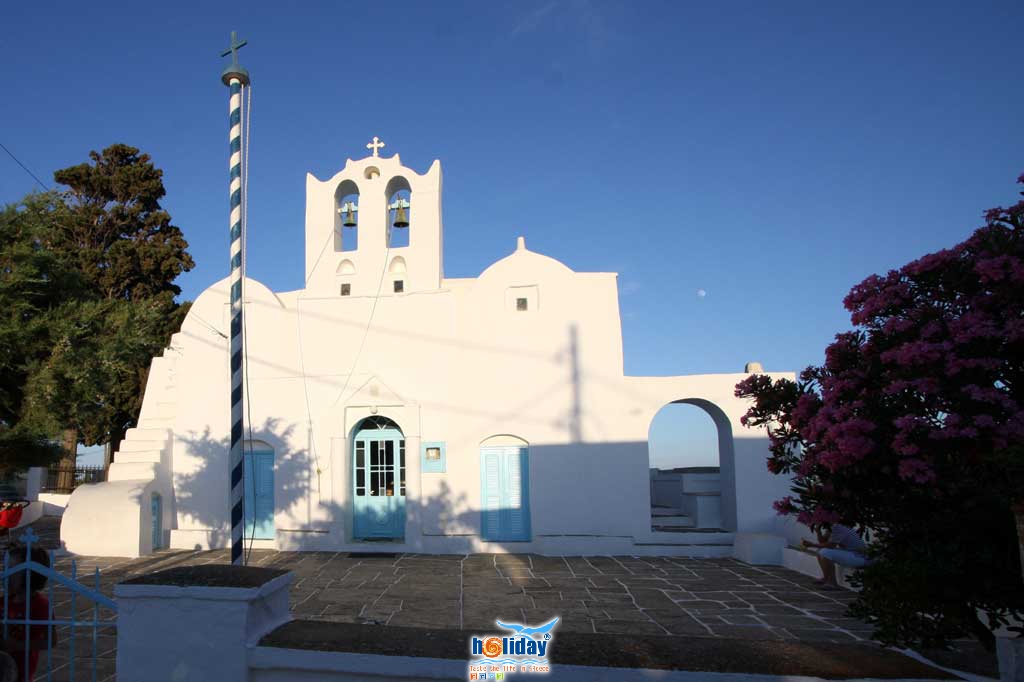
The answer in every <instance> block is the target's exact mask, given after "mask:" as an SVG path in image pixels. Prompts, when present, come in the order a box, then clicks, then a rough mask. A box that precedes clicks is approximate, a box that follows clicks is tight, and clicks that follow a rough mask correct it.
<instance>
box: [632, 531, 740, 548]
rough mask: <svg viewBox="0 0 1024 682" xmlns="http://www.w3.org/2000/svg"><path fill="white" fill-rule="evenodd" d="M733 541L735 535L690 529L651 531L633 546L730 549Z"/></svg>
mask: <svg viewBox="0 0 1024 682" xmlns="http://www.w3.org/2000/svg"><path fill="white" fill-rule="evenodd" d="M735 539H736V534H735V533H730V532H726V531H723V530H719V529H707V530H696V529H690V530H684V531H680V532H671V531H651V534H650V535H649V536H647V537H644V538H641V539H639V540H636V541H634V544H669V545H729V546H730V547H732V543H733V541H734V540H735Z"/></svg>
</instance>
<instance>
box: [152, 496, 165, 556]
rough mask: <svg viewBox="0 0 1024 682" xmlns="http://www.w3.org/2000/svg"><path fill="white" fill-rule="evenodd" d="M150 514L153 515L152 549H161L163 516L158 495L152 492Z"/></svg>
mask: <svg viewBox="0 0 1024 682" xmlns="http://www.w3.org/2000/svg"><path fill="white" fill-rule="evenodd" d="M149 506H150V509H149V511H150V514H151V515H152V516H153V549H154V550H158V549H161V548H162V547H163V545H164V516H163V511H164V510H163V504H161V502H160V495H159V494H158V493H153V494H152V495H151V496H150V501H149Z"/></svg>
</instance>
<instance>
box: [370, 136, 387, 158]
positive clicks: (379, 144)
mask: <svg viewBox="0 0 1024 682" xmlns="http://www.w3.org/2000/svg"><path fill="white" fill-rule="evenodd" d="M383 146H384V143H383V142H381V141H380V138H379V137H377V136H376V135H374V136H373V142H371V143H370V144H368V145H366V148H367V149H372V150H373V155H374V156H380V155H379V154H378V153H377V151H378V150H379V149H380V148H381V147H383Z"/></svg>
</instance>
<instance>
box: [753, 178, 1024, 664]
mask: <svg viewBox="0 0 1024 682" xmlns="http://www.w3.org/2000/svg"><path fill="white" fill-rule="evenodd" d="M1018 182H1019V183H1022V184H1024V175H1022V176H1021V177H1020V178H1018ZM1022 194H1024V192H1022ZM985 223H986V224H985V225H984V226H983V227H981V228H979V229H978V230H977V231H975V232H974V234H972V235H971V236H970V238H968V239H967V240H966V241H964V242H962V243H960V244H957V245H956V246H954V247H952V248H949V249H945V250H943V251H939V252H937V253H932V254H929V255H927V256H924V257H923V258H920V259H918V260H916V261H914V262H912V263H908V264H907V265H904V266H903V267H901V268H900V269H898V270H893V271H891V272H889V273H888V274H886V275H882V276H878V275H872V276H871V277H868V278H867V279H865V280H864V281H863V282H861V283H860V284H858V285H857V286H855V287H854V288H853V289H852V290H851V291H850V293H849V295H848V296H847V297H846V299H845V301H844V304H845V306H846V308H847V310H849V311H850V319H851V322H852V323H853V326H854V329H853V330H852V331H849V332H845V333H841V334H838V335H837V336H836V338H835V341H834V342H833V343H832V344H831V345H830V346H829V347H828V348H827V349H826V350H825V362H824V364H823V365H822V366H820V367H809V368H808V369H806V370H804V372H802V373H801V375H800V378H799V380H798V381H797V382H792V381H788V380H777V381H774V382H773V381H772V380H771V379H770V378H769V377H767V376H765V375H752V376H751V377H749V378H748V379H746V380H744V381H743V382H741V383H740V384H739V385H737V387H736V395H737V396H739V397H746V398H750V399H752V406H751V407H750V410H749V412H748V413H747V414H746V416H745V417H744V423H745V424H747V425H748V426H757V427H765V428H767V432H768V436H769V438H770V443H771V456H770V457H769V459H768V468H769V470H771V471H772V472H774V473H777V474H786V475H789V476H791V477H792V481H793V484H792V490H793V495H792V496H789V497H786V498H784V499H782V500H779V501H777V502H776V503H775V508H776V510H777V511H778V512H779V513H780V514H787V515H795V516H796V517H797V519H798V520H800V521H801V522H803V523H805V524H808V525H813V524H820V523H843V524H846V525H848V526H850V527H853V528H857V529H858V530H859V531H861V532H862V533H863V534H864V535H865V536H866V537H867V539H868V540H869V542H870V552H871V554H872V556H873V558H874V563H873V564H872V565H871V566H870V567H868V568H867V569H865V570H863V571H860V572H859V573H858V574H857V576H856V578H855V579H856V580H857V581H859V583H860V586H861V591H860V592H859V596H858V598H857V601H856V602H855V603H854V604H853V606H852V612H853V613H854V615H857V616H860V617H863V618H866V619H868V620H869V621H870V622H871V623H873V624H874V625H875V628H876V630H875V636H876V638H878V639H879V640H881V641H883V642H886V643H889V644H898V645H908V644H925V645H943V644H945V643H946V642H948V641H949V640H950V639H952V638H956V637H960V636H963V635H965V634H970V635H973V636H975V637H977V638H978V639H979V640H981V641H982V642H984V643H986V644H991V643H992V636H991V630H992V629H994V628H995V627H997V626H998V625H1000V624H1002V623H1005V622H1006V619H1007V617H1008V616H1012V615H1016V616H1020V615H1022V614H1024V588H1022V582H1021V560H1022V557H1021V550H1020V547H1021V544H1020V538H1019V537H1018V536H1017V533H1016V526H1015V524H1014V511H1015V510H1017V511H1021V510H1022V508H1021V502H1022V501H1024V450H1022V449H1021V445H1022V444H1024V201H1022V202H1019V203H1017V204H1015V205H1014V206H1011V207H1009V208H995V209H992V210H990V211H988V212H987V213H985Z"/></svg>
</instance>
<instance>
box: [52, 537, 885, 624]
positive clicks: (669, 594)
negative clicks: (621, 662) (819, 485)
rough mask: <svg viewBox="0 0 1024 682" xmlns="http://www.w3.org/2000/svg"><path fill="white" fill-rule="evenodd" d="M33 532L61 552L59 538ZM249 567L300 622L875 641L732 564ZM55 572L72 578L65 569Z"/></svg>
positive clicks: (307, 558)
mask: <svg viewBox="0 0 1024 682" xmlns="http://www.w3.org/2000/svg"><path fill="white" fill-rule="evenodd" d="M37 528H38V527H37ZM38 530H39V532H41V533H43V534H44V537H47V540H46V542H47V543H49V544H52V543H53V542H54V540H55V537H54V532H55V528H52V529H43V528H38ZM380 549H383V548H380ZM227 559H228V557H227V551H226V550H215V551H162V552H158V553H156V554H154V555H152V556H149V557H144V558H141V559H134V560H127V559H115V558H104V557H78V560H77V563H78V570H79V573H80V575H83V574H91V572H93V571H94V570H95V568H97V567H98V568H99V569H100V571H101V580H100V586H101V590H102V591H103V592H104V593H106V594H108V595H110V594H112V593H113V586H114V585H115V584H116V583H118V582H120V581H122V580H125V579H127V578H130V577H134V576H136V575H140V574H142V573H147V572H152V571H158V570H161V569H164V568H171V567H173V566H188V565H198V564H206V563H226V562H227ZM250 564H251V565H254V566H268V567H275V568H284V569H287V570H290V571H292V572H293V573H294V576H295V578H294V582H293V583H292V586H291V603H292V612H293V615H294V616H295V617H296V618H306V619H317V620H324V621H335V622H345V623H367V624H377V625H394V626H406V627H423V628H442V629H461V630H467V631H476V632H486V631H491V630H493V629H494V621H495V619H499V620H502V621H504V622H519V623H530V624H535V623H541V622H547V621H549V620H551V618H553V617H555V616H558V617H559V618H561V622H560V624H559V629H560V630H562V631H570V632H581V633H585V632H591V633H609V634H619V633H621V634H633V635H638V634H651V635H678V636H704V637H708V636H710V637H728V638H744V639H775V640H793V639H796V640H814V641H835V642H851V641H856V640H867V639H868V638H869V635H870V627H869V626H867V625H866V624H864V623H862V622H860V621H857V620H854V619H851V618H848V617H846V615H845V611H846V607H847V604H848V603H849V602H850V601H851V600H852V599H853V594H852V593H851V592H848V591H845V590H838V591H825V590H822V589H820V588H818V587H817V586H816V585H814V584H813V582H812V580H811V579H810V578H808V577H806V576H804V575H801V574H799V573H796V572H794V571H790V570H787V569H783V568H775V567H758V566H749V565H747V564H744V563H741V562H739V561H735V560H733V559H688V558H677V557H640V558H638V557H628V556H619V557H609V556H604V557H545V556H537V555H531V554H473V555H442V556H434V555H415V554H397V555H388V554H387V553H386V552H381V551H377V552H373V553H368V554H367V555H366V556H360V555H357V554H353V553H346V552H340V553H332V552H276V551H270V550H254V551H253V552H252V554H251V557H250ZM58 568H59V569H60V570H62V571H66V570H68V569H69V568H70V560H69V559H67V558H63V559H60V560H59V561H58Z"/></svg>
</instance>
